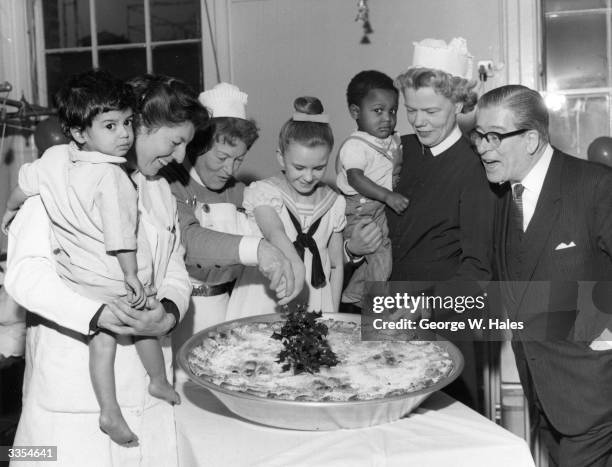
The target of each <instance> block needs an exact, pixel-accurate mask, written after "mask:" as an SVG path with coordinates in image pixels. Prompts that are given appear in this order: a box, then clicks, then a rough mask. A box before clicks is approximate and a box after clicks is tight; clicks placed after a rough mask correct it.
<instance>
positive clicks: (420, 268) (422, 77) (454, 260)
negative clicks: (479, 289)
mask: <svg viewBox="0 0 612 467" xmlns="http://www.w3.org/2000/svg"><path fill="white" fill-rule="evenodd" d="M418 46H419V45H418V44H417V47H418ZM415 52H416V51H415ZM457 56H459V57H460V56H461V53H460V52H459V51H453V50H451V49H449V52H448V55H447V56H446V57H445V59H444V58H442V59H440V57H439V56H438V55H435V54H417V53H415V61H416V62H418V63H415V64H414V66H413V67H412V68H410V69H409V70H408V71H406V72H405V73H403V74H402V75H400V76H399V77H398V78H397V79H396V86H397V87H398V88H399V89H400V91H401V93H402V94H403V97H404V101H405V105H406V111H407V114H408V121H409V122H410V124H411V125H412V127H413V128H414V130H415V134H412V135H405V136H403V137H402V146H403V167H402V172H401V175H400V181H399V183H398V186H397V188H396V191H397V192H398V193H401V194H402V195H404V196H406V197H407V198H409V199H410V205H409V207H408V209H407V210H406V211H404V212H403V213H402V214H401V215H398V214H396V213H395V212H393V211H391V210H387V218H388V222H389V233H390V234H389V237H390V239H391V243H392V249H393V273H392V275H391V280H392V281H425V282H434V283H437V289H436V290H435V293H436V294H441V295H447V294H448V293H443V291H446V292H448V290H447V289H446V287H445V285H444V284H442V282H446V283H447V284H448V282H449V281H452V282H455V283H457V282H460V281H461V282H464V281H468V282H469V281H486V280H490V279H491V254H492V241H491V240H492V226H493V209H494V200H495V196H494V194H493V192H492V191H491V188H490V186H489V183H488V181H487V179H486V176H485V174H484V169H483V167H482V164H481V162H480V159H479V158H478V156H477V154H476V153H475V152H474V151H473V149H472V147H471V146H470V143H469V142H468V140H467V139H466V138H465V137H464V136H463V135H462V133H461V131H460V129H459V126H458V125H457V116H458V115H459V114H461V113H467V112H470V111H471V110H472V109H473V108H474V106H475V104H476V100H477V95H476V93H475V92H474V91H473V88H474V87H475V82H474V81H470V80H468V79H466V78H465V77H463V76H465V75H466V74H467V73H468V71H469V68H468V64H467V61H466V64H465V67H463V69H462V67H458V66H457V64H458V63H461V60H458V59H457ZM465 56H466V57H467V51H466V54H465ZM432 57H433V58H432ZM436 57H438V58H436ZM451 314H452V315H454V313H452V312H451ZM436 317H437V318H440V316H436ZM455 317H457V316H455ZM442 318H443V319H445V320H447V319H452V318H453V317H452V316H444V317H442ZM457 344H458V346H459V347H460V348H461V350H462V352H463V354H464V357H465V360H466V366H465V369H464V371H463V374H462V376H461V378H460V379H458V380H457V381H456V382H455V383H453V384H452V385H451V386H449V388H448V391H447V392H449V393H450V394H451V395H452V396H453V397H455V398H456V399H458V400H460V401H461V402H463V403H465V404H467V405H469V406H470V407H472V408H475V409H479V408H480V403H479V400H480V398H479V397H478V388H479V386H480V384H479V383H478V377H477V376H478V374H479V371H477V368H478V365H477V364H476V358H475V357H476V352H475V347H474V345H473V343H472V342H457Z"/></svg>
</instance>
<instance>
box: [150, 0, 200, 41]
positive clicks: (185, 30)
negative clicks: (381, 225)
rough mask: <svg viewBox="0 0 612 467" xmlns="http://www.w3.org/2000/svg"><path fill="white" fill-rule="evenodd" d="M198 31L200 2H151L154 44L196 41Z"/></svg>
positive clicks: (198, 0)
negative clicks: (158, 42)
mask: <svg viewBox="0 0 612 467" xmlns="http://www.w3.org/2000/svg"><path fill="white" fill-rule="evenodd" d="M200 29H201V28H200V0H151V37H152V40H153V41H154V42H156V41H173V40H181V39H197V38H199V37H200V36H201V34H200Z"/></svg>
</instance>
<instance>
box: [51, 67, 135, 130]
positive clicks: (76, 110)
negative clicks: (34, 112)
mask: <svg viewBox="0 0 612 467" xmlns="http://www.w3.org/2000/svg"><path fill="white" fill-rule="evenodd" d="M55 103H56V105H57V107H58V117H59V120H60V124H61V127H62V131H63V132H64V134H65V135H66V136H67V137H68V138H70V139H72V135H71V133H70V129H71V128H78V129H79V130H83V129H85V128H88V127H90V126H91V124H92V122H93V119H94V118H95V117H96V116H97V115H99V114H101V113H103V112H110V111H112V110H126V109H133V108H134V105H135V101H134V94H133V93H132V88H131V87H130V86H129V85H128V84H127V83H125V82H124V81H122V80H120V79H118V78H116V77H115V76H113V75H111V74H110V73H108V72H107V71H104V70H99V69H97V70H89V71H86V72H84V73H78V74H76V75H73V76H71V77H70V78H69V79H68V81H67V82H66V85H65V86H63V87H62V88H61V89H60V90H59V91H58V92H57V94H56V95H55Z"/></svg>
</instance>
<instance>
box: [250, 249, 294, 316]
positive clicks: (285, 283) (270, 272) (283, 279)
mask: <svg viewBox="0 0 612 467" xmlns="http://www.w3.org/2000/svg"><path fill="white" fill-rule="evenodd" d="M257 264H258V265H259V270H260V271H261V273H262V274H263V275H264V276H266V278H267V279H269V280H270V289H272V290H274V292H275V293H276V296H277V298H279V302H278V303H279V305H285V304H286V303H289V302H290V301H291V300H293V299H294V298H295V297H297V295H298V294H299V293H300V292H301V291H302V287H303V286H304V276H305V272H304V265H303V264H301V265H300V264H297V262H296V263H295V264H292V263H291V262H290V261H289V260H288V259H287V258H286V257H285V255H283V253H282V252H281V251H280V250H279V249H278V248H276V247H275V246H274V245H272V244H271V243H270V242H268V241H266V240H261V242H259V247H258V248H257ZM300 278H301V280H300ZM296 279H297V280H296Z"/></svg>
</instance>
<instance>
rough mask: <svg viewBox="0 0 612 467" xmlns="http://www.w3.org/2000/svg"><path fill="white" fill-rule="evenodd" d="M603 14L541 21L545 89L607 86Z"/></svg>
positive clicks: (549, 17) (551, 17)
mask: <svg viewBox="0 0 612 467" xmlns="http://www.w3.org/2000/svg"><path fill="white" fill-rule="evenodd" d="M605 37H606V15H605V14H604V13H585V14H576V15H569V16H566V15H563V16H547V17H546V21H545V45H546V52H545V56H546V85H547V89H549V90H551V89H577V88H593V87H605V86H608V61H607V51H606V40H605Z"/></svg>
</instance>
